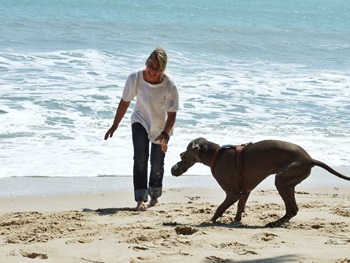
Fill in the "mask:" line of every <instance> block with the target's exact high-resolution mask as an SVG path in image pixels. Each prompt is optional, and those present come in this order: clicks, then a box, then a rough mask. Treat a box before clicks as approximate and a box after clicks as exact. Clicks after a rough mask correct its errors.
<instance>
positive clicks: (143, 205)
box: [136, 201, 148, 211]
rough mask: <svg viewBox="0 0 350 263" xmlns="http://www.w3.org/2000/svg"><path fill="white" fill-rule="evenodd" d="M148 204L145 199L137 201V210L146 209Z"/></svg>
mask: <svg viewBox="0 0 350 263" xmlns="http://www.w3.org/2000/svg"><path fill="white" fill-rule="evenodd" d="M147 208H148V207H147V204H146V203H145V202H144V201H137V205H136V210H137V211H146V210H147Z"/></svg>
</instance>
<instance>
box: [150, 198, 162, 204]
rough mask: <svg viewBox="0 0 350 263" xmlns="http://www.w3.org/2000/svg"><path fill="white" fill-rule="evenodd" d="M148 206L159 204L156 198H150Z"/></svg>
mask: <svg viewBox="0 0 350 263" xmlns="http://www.w3.org/2000/svg"><path fill="white" fill-rule="evenodd" d="M149 206H160V203H159V202H158V199H157V198H152V199H151V201H150V202H149Z"/></svg>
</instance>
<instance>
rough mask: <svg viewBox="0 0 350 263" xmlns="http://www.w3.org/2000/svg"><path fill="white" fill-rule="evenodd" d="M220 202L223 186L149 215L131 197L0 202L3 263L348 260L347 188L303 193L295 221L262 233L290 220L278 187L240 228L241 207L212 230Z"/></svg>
mask: <svg viewBox="0 0 350 263" xmlns="http://www.w3.org/2000/svg"><path fill="white" fill-rule="evenodd" d="M224 198H225V193H224V192H223V190H222V189H221V188H216V189H212V188H210V189H208V188H207V189H205V188H186V189H178V188H176V189H174V188H173V189H165V190H164V193H163V196H162V197H161V198H160V203H161V205H160V206H158V207H152V208H149V209H148V210H147V211H145V212H139V211H135V209H134V207H135V206H136V203H135V202H134V199H133V191H130V190H129V191H119V192H112V193H94V194H91V193H90V194H74V195H64V196H49V197H15V198H0V224H1V231H0V261H1V262H7V263H14V262H16V263H25V262H29V261H30V262H33V259H35V262H38V260H40V262H47V263H51V262H68V263H70V262H72V263H73V262H82V263H83V262H85V263H86V262H99V263H109V262H118V263H119V262H132V263H137V262H149V263H161V262H170V263H172V262H174V263H175V262H181V261H183V262H194V263H203V262H205V263H211V262H266V263H267V262H310V263H311V262H331V263H344V262H346V263H348V262H350V254H349V251H350V239H349V237H348V233H349V232H350V187H349V186H341V187H319V188H317V187H315V188H305V187H299V188H298V189H297V190H296V200H297V203H298V206H299V209H300V210H299V213H298V214H297V215H296V216H295V217H294V218H292V219H291V222H290V223H289V224H287V225H286V226H283V227H278V228H265V227H264V225H265V224H266V223H268V222H271V221H274V220H276V219H277V217H280V216H282V215H283V214H284V212H285V211H284V205H283V201H282V199H281V197H280V196H279V195H278V193H277V191H276V190H275V189H266V188H257V189H255V190H253V191H252V194H251V196H250V198H249V199H248V202H247V206H246V212H245V213H244V215H243V219H242V225H241V226H239V227H237V226H235V225H234V224H232V218H233V217H234V214H235V212H236V204H235V205H233V206H232V207H230V208H229V209H228V210H227V211H226V212H225V213H224V215H223V217H221V218H220V219H219V220H218V222H217V223H216V224H212V223H211V222H209V219H210V218H211V217H212V216H213V214H214V212H215V210H216V209H217V207H218V205H219V204H220V203H221V202H222V201H223V200H224ZM301 237H302V238H301ZM121 251H122V253H121Z"/></svg>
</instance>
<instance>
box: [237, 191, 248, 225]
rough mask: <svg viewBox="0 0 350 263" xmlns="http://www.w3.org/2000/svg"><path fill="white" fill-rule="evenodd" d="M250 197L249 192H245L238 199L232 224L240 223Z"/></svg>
mask: <svg viewBox="0 0 350 263" xmlns="http://www.w3.org/2000/svg"><path fill="white" fill-rule="evenodd" d="M249 195H250V192H247V193H245V194H243V195H242V197H241V198H240V199H239V201H238V204H237V213H236V216H235V218H234V222H241V219H242V213H244V209H245V204H246V202H247V200H248V197H249Z"/></svg>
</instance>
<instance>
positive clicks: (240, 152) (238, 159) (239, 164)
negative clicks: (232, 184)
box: [210, 142, 253, 194]
mask: <svg viewBox="0 0 350 263" xmlns="http://www.w3.org/2000/svg"><path fill="white" fill-rule="evenodd" d="M252 144H253V143H251V142H250V143H246V144H241V145H223V146H221V147H220V148H218V149H217V150H216V151H215V152H214V154H213V156H212V158H211V161H210V168H211V173H212V174H213V175H214V168H215V164H216V159H217V158H218V156H219V154H220V152H222V151H225V150H228V149H235V150H236V166H237V175H238V186H239V194H245V193H246V190H245V186H244V180H243V163H242V155H243V148H244V147H246V146H249V145H252Z"/></svg>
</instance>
